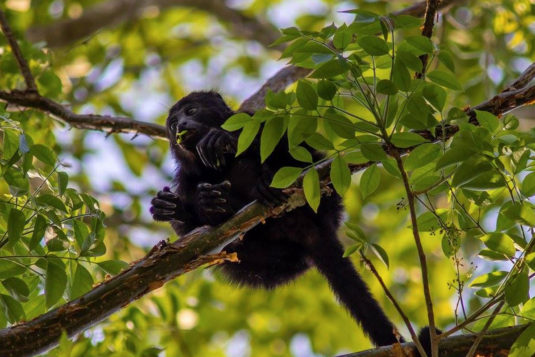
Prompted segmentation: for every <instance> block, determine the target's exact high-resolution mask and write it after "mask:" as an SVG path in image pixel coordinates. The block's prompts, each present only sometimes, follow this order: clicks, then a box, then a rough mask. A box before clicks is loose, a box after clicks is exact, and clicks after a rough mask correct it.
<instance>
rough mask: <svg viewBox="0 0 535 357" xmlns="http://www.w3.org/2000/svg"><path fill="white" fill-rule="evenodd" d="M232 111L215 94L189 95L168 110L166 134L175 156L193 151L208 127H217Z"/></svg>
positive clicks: (198, 93) (182, 155)
mask: <svg viewBox="0 0 535 357" xmlns="http://www.w3.org/2000/svg"><path fill="white" fill-rule="evenodd" d="M232 114H234V112H233V111H232V110H231V109H230V108H229V107H228V106H227V104H226V103H225V101H224V100H223V98H222V97H221V95H219V93H216V92H212V91H210V92H192V93H190V94H188V95H187V96H185V97H184V98H182V99H180V100H179V101H178V102H177V103H176V104H175V105H173V107H172V108H171V110H170V111H169V116H168V117H167V135H168V137H169V141H170V142H171V149H172V150H173V152H174V153H175V155H177V156H178V157H184V156H185V155H188V153H190V154H191V153H193V152H194V151H195V145H196V144H197V143H198V142H199V140H201V139H202V138H203V137H204V136H205V135H206V133H208V131H209V130H210V129H211V128H219V127H220V126H221V124H223V123H224V122H225V120H227V119H228V118H229V117H230V116H231V115H232Z"/></svg>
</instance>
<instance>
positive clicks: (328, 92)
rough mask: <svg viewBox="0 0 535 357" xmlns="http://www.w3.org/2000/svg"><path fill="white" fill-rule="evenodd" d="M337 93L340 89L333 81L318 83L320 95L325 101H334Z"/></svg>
mask: <svg viewBox="0 0 535 357" xmlns="http://www.w3.org/2000/svg"><path fill="white" fill-rule="evenodd" d="M337 91H338V89H337V88H336V86H335V85H334V84H333V83H332V82H331V81H327V80H321V81H319V82H318V95H319V96H320V97H321V98H323V99H326V100H331V99H333V98H334V95H335V94H336V92H337Z"/></svg>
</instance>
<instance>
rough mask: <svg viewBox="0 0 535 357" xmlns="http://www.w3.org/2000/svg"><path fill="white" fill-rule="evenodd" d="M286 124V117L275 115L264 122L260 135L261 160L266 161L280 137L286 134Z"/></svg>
mask: <svg viewBox="0 0 535 357" xmlns="http://www.w3.org/2000/svg"><path fill="white" fill-rule="evenodd" d="M285 130H286V125H285V121H284V118H281V117H275V118H272V119H270V120H268V121H266V123H265V124H264V129H262V135H261V136H260V161H261V162H264V161H265V160H266V159H267V158H268V157H269V155H271V153H272V152H273V150H274V149H275V147H276V146H277V144H278V143H279V141H280V139H281V138H282V136H283V135H284V131H285Z"/></svg>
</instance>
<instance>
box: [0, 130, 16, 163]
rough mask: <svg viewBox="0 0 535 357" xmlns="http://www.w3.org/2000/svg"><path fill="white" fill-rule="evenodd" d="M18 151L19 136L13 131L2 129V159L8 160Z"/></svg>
mask: <svg viewBox="0 0 535 357" xmlns="http://www.w3.org/2000/svg"><path fill="white" fill-rule="evenodd" d="M18 150H19V136H18V135H17V133H15V132H14V131H13V130H9V129H4V151H3V153H2V158H3V159H4V160H6V161H7V160H9V159H11V158H12V157H13V155H15V154H16V153H17V151H18Z"/></svg>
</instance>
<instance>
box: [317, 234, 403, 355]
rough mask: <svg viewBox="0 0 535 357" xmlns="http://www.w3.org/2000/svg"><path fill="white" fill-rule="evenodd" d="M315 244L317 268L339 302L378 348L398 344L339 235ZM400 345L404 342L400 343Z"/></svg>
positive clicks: (320, 239) (322, 239)
mask: <svg viewBox="0 0 535 357" xmlns="http://www.w3.org/2000/svg"><path fill="white" fill-rule="evenodd" d="M315 241H317V243H315V244H313V245H314V247H312V249H311V252H310V257H311V258H312V260H313V262H314V264H315V265H316V267H317V268H318V270H319V271H320V273H321V274H323V275H324V276H325V277H326V278H327V280H328V281H329V285H330V286H331V288H332V290H333V291H334V293H335V294H336V296H337V298H338V300H339V301H340V302H341V303H342V304H343V305H344V306H345V307H346V308H347V310H348V311H349V312H350V313H351V315H352V316H353V317H354V318H355V320H357V321H358V322H359V323H360V325H361V326H362V328H363V330H364V332H365V333H366V334H367V335H368V336H369V337H370V339H371V340H372V342H373V343H374V344H375V345H376V346H385V345H391V344H393V343H395V342H398V339H397V338H396V334H395V328H394V325H393V324H392V322H391V321H390V320H389V319H388V317H387V316H386V315H385V313H384V311H383V310H382V309H381V307H380V306H379V304H378V303H377V301H376V300H375V299H374V298H373V296H372V295H371V293H370V291H369V290H368V287H367V286H366V283H365V282H364V281H363V280H362V278H361V277H360V275H359V274H358V273H357V271H356V270H355V267H354V266H353V264H352V263H351V261H350V260H349V259H348V258H343V253H344V251H343V248H342V245H341V244H340V242H339V241H338V239H337V238H336V235H335V234H333V235H331V236H323V237H321V238H319V239H317V240H315ZM399 342H403V339H400V341H399Z"/></svg>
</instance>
